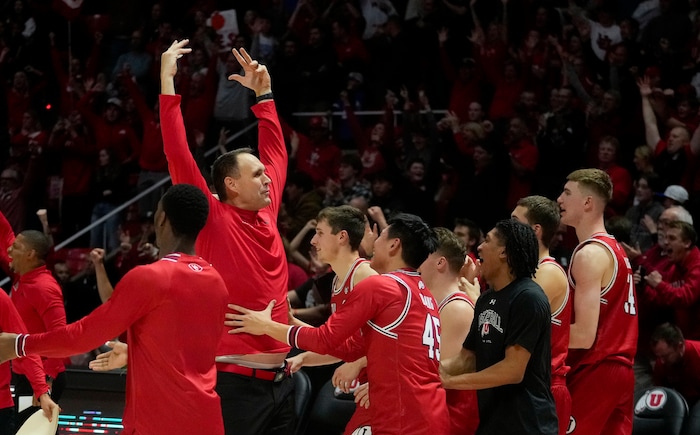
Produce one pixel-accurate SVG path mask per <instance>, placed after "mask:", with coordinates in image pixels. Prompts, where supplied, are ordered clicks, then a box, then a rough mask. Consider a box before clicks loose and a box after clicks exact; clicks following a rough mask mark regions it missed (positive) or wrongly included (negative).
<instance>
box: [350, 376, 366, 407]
mask: <svg viewBox="0 0 700 435" xmlns="http://www.w3.org/2000/svg"><path fill="white" fill-rule="evenodd" d="M353 394H354V395H355V403H357V405H358V406H362V407H364V408H365V409H369V383H367V382H365V383H364V384H362V385H360V386H359V387H357V389H356V390H355V392H354V393H353Z"/></svg>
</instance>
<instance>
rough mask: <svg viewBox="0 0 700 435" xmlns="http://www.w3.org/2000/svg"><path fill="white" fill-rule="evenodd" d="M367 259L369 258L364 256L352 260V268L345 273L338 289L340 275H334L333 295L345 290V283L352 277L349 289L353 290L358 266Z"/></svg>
mask: <svg viewBox="0 0 700 435" xmlns="http://www.w3.org/2000/svg"><path fill="white" fill-rule="evenodd" d="M365 261H367V260H365V259H364V258H362V257H357V258H356V259H355V261H353V262H352V266H350V269H348V271H347V272H346V273H345V278H343V281H342V283H341V285H340V288H339V289H336V286H337V285H338V275H336V276H334V277H333V295H335V296H338V295H339V294H340V293H341V292H342V291H343V284H345V282H347V280H348V279H350V289H349V291H352V289H353V288H355V272H357V268H358V267H359V266H360V265H361V264H362V263H364V262H365Z"/></svg>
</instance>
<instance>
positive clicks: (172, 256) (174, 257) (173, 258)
mask: <svg viewBox="0 0 700 435" xmlns="http://www.w3.org/2000/svg"><path fill="white" fill-rule="evenodd" d="M179 259H180V254H179V253H177V252H173V253H172V254H168V255H166V256H165V257H163V258H161V260H165V261H172V262H173V263H177V261H178V260H179Z"/></svg>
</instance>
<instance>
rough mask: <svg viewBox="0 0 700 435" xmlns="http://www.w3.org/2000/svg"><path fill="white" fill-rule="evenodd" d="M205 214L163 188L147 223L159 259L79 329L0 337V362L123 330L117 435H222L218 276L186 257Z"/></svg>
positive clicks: (59, 353) (95, 342)
mask: <svg viewBox="0 0 700 435" xmlns="http://www.w3.org/2000/svg"><path fill="white" fill-rule="evenodd" d="M208 212H209V205H208V203H207V199H206V198H205V195H204V194H203V193H202V192H201V191H200V190H199V189H197V188H196V187H194V186H190V185H186V184H177V185H175V186H173V187H171V188H170V189H168V191H167V192H166V193H165V195H163V198H162V199H161V201H160V202H159V203H158V209H157V211H156V213H155V215H154V217H153V219H154V223H155V233H156V244H157V245H158V247H159V248H160V255H161V256H162V257H161V259H160V260H159V261H156V262H155V263H151V264H148V265H145V266H139V267H136V268H134V269H132V270H130V271H129V272H128V273H127V274H126V275H124V277H123V278H122V279H121V280H120V281H119V283H118V284H117V286H116V288H115V289H114V293H113V294H112V296H111V297H110V298H109V300H108V301H107V302H105V303H104V304H102V305H100V306H99V307H97V308H96V309H95V310H94V311H93V312H92V313H90V314H89V315H87V316H85V317H83V318H82V319H81V320H80V321H78V322H75V323H72V324H70V325H68V326H64V327H63V328H59V329H56V330H53V331H48V332H44V333H40V334H20V335H17V334H6V333H3V334H0V359H2V360H3V361H4V360H7V359H12V358H16V357H18V356H20V357H22V356H25V355H47V356H53V357H66V356H69V355H74V354H78V353H83V352H87V351H88V350H90V349H95V348H96V347H98V346H99V345H100V344H102V343H104V341H105V340H109V339H111V338H112V337H115V336H117V335H119V334H120V333H121V332H123V331H125V330H126V331H127V335H128V337H129V351H128V357H127V358H128V361H127V360H121V362H120V364H119V365H117V367H119V366H123V365H125V364H126V363H127V362H128V364H129V372H128V374H127V377H126V404H125V407H124V418H123V420H124V431H123V432H122V434H124V435H133V434H152V435H171V434H180V433H182V434H185V433H186V434H195V433H197V434H212V435H222V434H223V433H224V425H223V419H222V417H221V405H220V400H219V396H217V394H216V392H215V391H214V386H215V384H216V367H215V365H214V357H215V355H216V348H217V345H218V338H219V334H220V333H221V330H222V329H224V324H223V319H224V311H225V309H226V306H225V304H226V299H227V295H228V292H227V291H226V285H225V284H224V281H223V280H222V279H221V275H219V273H218V272H217V271H216V270H214V268H213V267H212V266H211V265H210V264H209V263H208V262H207V261H205V260H203V259H202V258H200V257H197V256H195V255H194V244H195V240H196V238H197V234H198V233H199V232H200V230H201V229H202V227H204V225H205V223H206V221H207V214H208ZM111 355H113V356H116V355H115V354H114V353H112V354H111ZM120 355H122V356H124V355H125V354H124V353H122V354H120ZM97 361H100V362H101V363H105V364H106V365H109V364H110V362H111V361H114V360H112V359H111V358H102V359H99V360H97ZM91 367H93V368H95V366H94V364H93V365H91ZM113 367H114V365H112V366H111V368H113ZM156 403H157V404H158V406H152V405H153V404H156ZM194 416H196V418H194Z"/></svg>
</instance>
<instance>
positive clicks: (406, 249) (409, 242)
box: [387, 213, 437, 269]
mask: <svg viewBox="0 0 700 435" xmlns="http://www.w3.org/2000/svg"><path fill="white" fill-rule="evenodd" d="M388 224H389V228H387V231H388V233H387V236H388V237H389V238H390V239H394V238H397V239H399V240H401V259H402V260H403V261H404V263H406V264H407V265H408V266H409V267H412V268H414V269H418V267H419V266H420V265H421V264H423V262H424V261H425V259H426V258H428V255H430V254H432V253H433V252H435V250H437V237H436V236H435V233H434V232H433V231H432V230H431V229H430V227H429V226H428V225H427V224H426V223H425V222H423V219H421V218H419V217H418V216H416V215H412V214H408V213H399V214H397V215H396V216H393V217H392V218H390V219H389V222H388Z"/></svg>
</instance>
